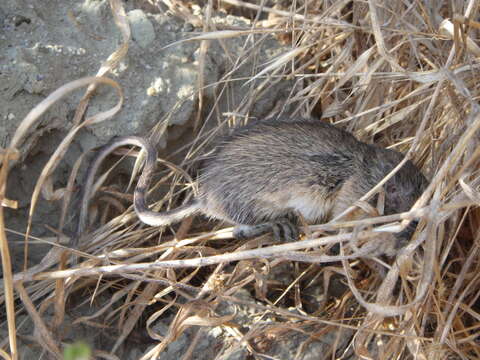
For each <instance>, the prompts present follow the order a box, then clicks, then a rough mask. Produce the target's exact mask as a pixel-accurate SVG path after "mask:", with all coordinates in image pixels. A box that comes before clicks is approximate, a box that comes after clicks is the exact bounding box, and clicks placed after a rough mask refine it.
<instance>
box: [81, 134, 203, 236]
mask: <svg viewBox="0 0 480 360" xmlns="http://www.w3.org/2000/svg"><path fill="white" fill-rule="evenodd" d="M125 145H135V146H139V147H141V148H142V149H143V150H144V151H145V153H146V159H145V166H144V168H143V171H142V173H141V175H140V178H139V179H138V184H137V187H136V188H135V191H134V194H133V205H134V208H135V212H136V213H137V215H138V217H139V218H140V220H141V221H142V222H144V223H145V224H148V225H151V226H164V225H169V224H171V223H174V222H177V221H180V220H182V219H183V218H185V217H187V216H189V215H192V214H194V213H195V212H197V211H199V210H200V206H199V205H200V204H199V202H198V201H197V200H193V201H191V202H189V203H188V204H185V205H182V206H180V207H179V208H177V209H175V210H171V211H166V212H163V213H157V212H154V211H151V210H149V209H148V205H147V204H146V201H145V194H146V192H147V190H148V188H149V186H150V182H151V180H152V177H153V172H154V171H155V166H156V163H157V151H156V150H155V148H154V147H153V146H152V145H151V144H150V143H149V142H148V141H147V140H145V139H142V138H140V137H137V136H124V137H120V138H115V139H113V140H112V141H111V142H110V143H109V144H107V145H106V146H104V147H103V148H102V149H101V150H100V151H99V153H98V155H97V156H96V158H95V160H94V161H93V163H92V164H91V166H90V168H89V170H88V171H87V178H86V181H85V185H84V187H83V196H82V200H81V210H80V216H79V222H78V227H77V236H76V237H75V239H76V240H74V242H78V238H79V237H80V236H81V235H82V233H83V232H84V231H85V228H86V222H87V212H88V207H89V202H90V198H91V196H92V191H93V181H94V178H95V174H96V172H97V170H98V168H99V167H100V165H101V163H102V161H103V160H104V159H105V158H106V157H107V156H108V155H109V154H110V153H111V152H112V151H113V150H115V149H116V148H119V147H121V146H125ZM74 245H77V244H74Z"/></svg>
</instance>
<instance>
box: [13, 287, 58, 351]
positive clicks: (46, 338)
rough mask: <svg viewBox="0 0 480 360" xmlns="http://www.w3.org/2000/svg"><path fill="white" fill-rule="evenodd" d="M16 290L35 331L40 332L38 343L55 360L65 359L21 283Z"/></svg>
mask: <svg viewBox="0 0 480 360" xmlns="http://www.w3.org/2000/svg"><path fill="white" fill-rule="evenodd" d="M15 289H16V290H17V292H18V294H19V295H20V299H21V300H22V302H23V305H24V306H25V309H26V310H27V312H28V314H29V315H30V318H31V319H32V321H33V323H34V324H35V329H36V331H38V335H39V339H38V342H39V344H40V345H42V347H44V348H45V349H46V350H47V351H48V352H49V353H50V354H52V355H53V357H54V358H55V359H59V360H61V359H63V356H62V354H61V352H60V348H59V347H58V345H57V343H56V342H55V340H54V339H53V336H52V334H51V333H50V330H48V327H47V326H46V325H45V323H44V322H43V320H42V318H41V317H40V315H39V314H38V312H37V310H36V309H35V305H34V304H33V302H32V300H31V299H30V297H29V296H28V293H27V291H26V290H25V288H24V287H23V284H22V283H21V282H17V283H15Z"/></svg>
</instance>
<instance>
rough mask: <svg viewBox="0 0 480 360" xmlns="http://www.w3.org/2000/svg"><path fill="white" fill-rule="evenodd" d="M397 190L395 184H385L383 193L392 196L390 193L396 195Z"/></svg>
mask: <svg viewBox="0 0 480 360" xmlns="http://www.w3.org/2000/svg"><path fill="white" fill-rule="evenodd" d="M397 190H398V188H397V185H396V184H393V183H391V182H390V183H387V185H386V187H385V191H386V192H387V194H386V195H388V194H392V193H396V192H397Z"/></svg>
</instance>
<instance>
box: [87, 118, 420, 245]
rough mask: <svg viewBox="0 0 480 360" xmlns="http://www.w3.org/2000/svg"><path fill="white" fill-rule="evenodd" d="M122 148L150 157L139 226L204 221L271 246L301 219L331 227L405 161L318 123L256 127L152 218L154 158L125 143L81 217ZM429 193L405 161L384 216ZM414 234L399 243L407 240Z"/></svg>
mask: <svg viewBox="0 0 480 360" xmlns="http://www.w3.org/2000/svg"><path fill="white" fill-rule="evenodd" d="M125 145H136V146H141V147H142V148H144V149H145V150H146V154H147V155H146V163H145V167H144V170H143V173H142V174H141V175H140V177H139V181H138V184H137V187H136V189H135V192H134V208H135V211H136V214H137V215H138V217H139V219H140V220H141V221H142V222H144V223H146V224H148V225H151V226H166V225H170V224H172V223H175V222H178V221H180V220H182V219H184V218H185V217H187V216H190V215H193V214H198V213H202V214H204V215H206V216H208V217H210V218H214V219H219V220H224V221H226V222H228V223H231V224H233V225H235V228H234V232H233V234H234V237H235V238H250V237H254V236H258V235H261V234H264V233H266V232H270V231H273V233H274V236H275V238H286V239H295V238H297V237H298V225H299V218H298V214H300V215H301V216H302V217H303V218H304V220H305V221H306V222H307V223H321V222H326V221H328V220H329V219H331V218H333V217H335V216H336V215H338V214H340V213H341V212H342V211H344V210H345V209H346V208H348V207H349V206H350V205H352V204H353V203H354V202H355V201H356V200H358V199H359V198H361V197H362V196H363V195H364V194H366V193H367V192H368V191H369V190H370V189H371V188H373V187H374V186H375V185H376V184H377V183H378V182H380V181H381V180H382V179H383V178H384V177H385V176H386V175H387V174H388V173H389V172H390V171H391V170H392V169H393V168H394V167H395V166H396V165H398V163H399V162H400V161H401V160H402V159H403V155H402V154H401V153H399V152H396V151H393V150H388V149H384V148H381V147H378V146H375V145H370V144H366V143H363V142H361V141H359V140H357V139H356V138H355V137H354V136H353V135H352V134H350V133H349V132H347V131H344V130H341V129H339V128H337V127H335V126H333V125H330V124H328V123H326V122H323V121H307V120H298V121H282V120H275V121H271V120H269V121H259V122H255V123H252V124H249V125H247V126H244V127H240V128H237V129H235V130H234V131H233V132H232V134H231V135H228V136H226V137H224V138H222V139H221V140H220V142H219V144H218V145H217V147H216V148H215V149H214V151H213V153H212V154H211V155H210V156H209V157H208V158H207V159H206V160H205V162H204V164H203V166H202V167H201V169H200V175H199V177H198V179H197V182H198V196H197V197H196V198H195V199H193V200H191V201H190V202H188V203H187V204H185V205H182V206H180V207H178V208H176V209H174V210H171V211H165V212H160V213H157V212H154V211H151V210H149V209H148V206H147V204H146V200H145V193H146V191H147V190H148V187H149V185H150V181H151V178H152V174H153V171H154V169H155V166H156V161H157V153H156V151H155V149H154V148H153V147H152V146H151V145H150V144H149V143H148V142H147V141H146V140H144V139H141V138H138V137H133V136H130V137H122V138H117V139H115V140H113V141H112V142H111V143H110V144H109V145H106V146H105V147H104V148H103V149H102V150H101V151H100V153H99V155H98V156H97V159H96V160H95V162H94V164H93V166H92V169H91V171H90V174H89V176H88V180H87V183H86V185H85V187H86V190H85V195H84V198H83V200H82V209H84V210H85V211H86V209H87V208H88V199H89V198H90V192H91V188H92V184H93V176H94V175H95V172H96V170H97V169H98V167H99V165H100V162H101V161H102V160H103V159H104V158H105V157H106V156H107V155H108V154H109V153H111V152H112V151H113V150H114V149H115V148H117V147H120V146H125ZM427 185H428V181H427V179H426V178H425V176H424V175H423V174H422V173H421V171H420V170H419V169H418V168H417V167H416V166H415V165H414V164H413V163H412V162H411V161H410V160H409V161H407V162H406V163H405V164H404V166H403V167H402V168H401V169H399V170H398V171H397V173H396V174H395V175H394V176H393V177H392V178H391V179H390V180H389V181H387V183H386V184H385V208H384V213H385V214H386V215H388V214H392V213H397V212H403V211H408V210H409V209H410V207H411V206H412V205H413V204H414V203H415V201H416V200H417V198H418V197H419V196H420V195H421V194H422V192H423V190H424V189H425V188H426V186H427ZM371 201H372V203H373V202H374V200H371ZM83 221H84V220H83ZM411 231H412V229H410V231H409V232H407V233H404V234H403V235H402V236H406V235H407V236H408V235H409V234H410V235H411Z"/></svg>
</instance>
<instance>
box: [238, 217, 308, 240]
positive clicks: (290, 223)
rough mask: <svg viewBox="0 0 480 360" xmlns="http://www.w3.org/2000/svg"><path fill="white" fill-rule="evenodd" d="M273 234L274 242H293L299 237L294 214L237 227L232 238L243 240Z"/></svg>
mask: <svg viewBox="0 0 480 360" xmlns="http://www.w3.org/2000/svg"><path fill="white" fill-rule="evenodd" d="M269 232H271V233H273V237H274V239H275V241H278V242H281V241H294V240H298V237H299V235H300V231H299V220H298V217H297V216H296V215H295V214H294V213H288V214H286V215H285V216H283V217H280V218H278V219H275V220H272V221H269V222H265V223H262V224H257V225H237V226H235V228H234V229H233V237H234V238H235V239H238V240H245V239H251V238H255V237H257V236H261V235H264V234H266V233H269Z"/></svg>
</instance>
